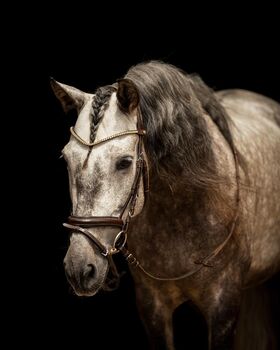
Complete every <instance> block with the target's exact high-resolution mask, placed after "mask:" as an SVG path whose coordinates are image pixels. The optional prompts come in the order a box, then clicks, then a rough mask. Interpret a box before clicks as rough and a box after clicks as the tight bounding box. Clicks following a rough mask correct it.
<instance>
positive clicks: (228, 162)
mask: <svg viewBox="0 0 280 350" xmlns="http://www.w3.org/2000/svg"><path fill="white" fill-rule="evenodd" d="M205 118H207V120H206V122H207V127H208V131H209V134H210V135H211V137H212V143H213V151H214V154H215V158H216V166H217V171H218V174H219V175H221V176H222V177H224V178H225V179H227V182H226V183H222V184H220V185H217V186H218V187H219V189H218V191H220V193H226V197H225V201H226V202H227V203H224V202H219V201H218V200H217V201H216V202H215V201H214V200H213V198H211V193H209V191H208V190H207V188H205V189H200V190H198V189H197V188H195V187H192V186H191V184H189V185H188V186H186V181H185V180H186V179H185V178H184V173H181V174H180V175H178V177H177V178H176V179H175V180H168V179H166V178H161V177H159V176H158V175H157V174H156V173H155V172H153V171H152V172H151V174H150V175H151V176H150V177H151V186H150V194H149V199H148V202H147V206H146V208H144V210H143V212H142V213H141V214H140V215H139V216H138V217H136V218H135V220H134V224H133V227H132V232H131V234H130V237H129V242H128V243H129V246H130V247H132V250H134V251H135V252H136V254H137V255H138V256H139V257H141V258H142V259H144V260H146V261H148V264H150V266H151V267H153V265H157V264H158V262H160V261H170V260H172V259H173V255H176V264H177V269H179V270H180V261H179V260H180V259H178V257H180V256H181V257H182V259H183V260H182V271H183V270H184V269H185V270H186V267H187V265H188V263H187V262H186V256H187V257H188V258H187V259H189V265H190V268H191V266H193V265H192V263H191V261H193V260H194V259H195V258H197V259H199V258H201V257H202V256H206V255H207V254H209V252H210V251H211V250H214V249H215V248H216V247H217V245H218V244H220V242H221V241H222V240H223V239H225V238H226V236H227V234H228V231H227V226H228V224H229V222H230V220H231V219H232V217H233V212H234V209H235V186H234V185H233V184H235V165H234V158H233V155H232V152H231V150H230V148H229V146H228V144H227V142H226V141H225V139H224V138H223V136H222V135H221V133H220V132H219V130H218V128H217V127H216V125H215V124H214V123H213V122H212V120H211V119H210V118H209V117H205ZM172 248H173V252H171V251H170V250H172ZM175 249H176V252H174V250H175ZM172 253H173V255H172ZM174 259H175V258H174ZM168 266H169V268H170V269H172V267H170V266H171V265H170V264H169V265H168ZM158 268H159V269H162V268H163V269H167V267H166V266H164V267H160V265H159V266H158ZM171 272H173V271H171V270H168V271H167V270H166V274H168V273H171Z"/></svg>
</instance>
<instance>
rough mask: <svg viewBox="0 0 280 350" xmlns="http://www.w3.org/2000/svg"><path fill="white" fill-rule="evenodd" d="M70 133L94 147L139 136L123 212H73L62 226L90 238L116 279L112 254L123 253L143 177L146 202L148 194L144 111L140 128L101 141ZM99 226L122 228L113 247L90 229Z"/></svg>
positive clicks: (138, 118)
mask: <svg viewBox="0 0 280 350" xmlns="http://www.w3.org/2000/svg"><path fill="white" fill-rule="evenodd" d="M70 132H71V134H72V135H73V136H74V138H75V139H76V140H77V141H79V142H80V143H82V144H83V145H86V146H88V147H94V146H96V145H100V144H102V143H105V142H108V141H110V140H112V139H115V138H118V137H121V136H126V135H132V134H136V135H138V144H137V160H136V173H135V177H134V180H133V183H132V186H131V190H130V193H129V195H128V197H127V199H126V201H125V203H124V205H123V207H122V209H121V211H120V215H119V216H74V215H71V216H69V217H68V223H64V224H63V226H64V227H66V228H68V229H70V230H74V232H78V233H81V234H83V235H85V236H86V237H87V238H89V239H90V241H91V242H92V243H93V244H94V245H95V247H96V248H97V249H98V250H99V252H100V253H101V254H102V255H103V256H104V257H106V258H107V259H108V262H109V266H110V268H111V271H112V273H113V276H114V278H115V279H119V275H118V272H117V269H116V266H115V263H114V261H113V258H112V256H113V255H114V254H117V253H119V252H122V253H123V254H124V251H125V244H126V241H127V231H128V227H129V223H130V220H131V218H132V217H133V215H134V211H135V206H136V202H137V198H138V192H139V187H140V182H141V178H142V179H143V186H144V200H145V201H146V197H147V193H148V192H149V171H148V166H147V162H146V160H145V158H144V154H145V153H144V152H145V151H144V143H143V137H144V135H145V134H146V131H145V130H144V129H143V123H142V118H141V113H140V111H139V110H138V113H137V129H135V130H127V131H123V132H119V133H117V134H114V135H111V136H109V137H106V138H103V139H101V140H98V141H95V142H93V143H88V142H86V141H85V140H83V139H82V138H81V137H80V136H79V135H78V134H77V133H76V132H75V129H74V128H73V127H71V128H70ZM96 226H99V227H100V226H106V227H110V226H111V227H119V228H120V231H119V233H118V234H117V235H116V237H115V239H114V243H113V245H112V247H111V248H110V249H107V248H106V247H105V246H104V245H103V244H102V243H101V242H100V241H99V240H98V239H97V238H96V237H94V235H93V234H92V233H91V232H90V231H89V230H88V228H90V227H96ZM126 258H127V261H131V258H129V257H128V255H127V257H126Z"/></svg>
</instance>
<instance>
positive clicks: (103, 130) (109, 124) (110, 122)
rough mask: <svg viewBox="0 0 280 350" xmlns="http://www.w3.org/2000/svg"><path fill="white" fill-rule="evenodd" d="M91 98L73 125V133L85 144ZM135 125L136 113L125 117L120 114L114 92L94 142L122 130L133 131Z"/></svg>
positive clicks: (90, 115) (89, 120)
mask: <svg viewBox="0 0 280 350" xmlns="http://www.w3.org/2000/svg"><path fill="white" fill-rule="evenodd" d="M93 98H94V95H92V97H91V98H90V99H89V100H88V101H87V103H86V104H85V106H84V108H83V109H82V111H81V113H80V114H79V116H78V119H77V122H76V124H75V131H76V132H77V133H78V135H79V136H80V137H81V138H83V139H84V140H85V141H87V142H89V136H90V125H91V121H92V109H91V105H92V100H93ZM136 123H137V115H136V111H135V112H134V113H132V115H125V114H124V113H122V112H121V111H120V109H119V108H118V104H117V97H116V93H115V92H114V93H113V94H112V96H111V98H110V101H109V105H108V107H107V109H106V111H105V113H104V116H103V118H102V121H101V123H100V125H99V127H98V130H97V134H96V141H97V140H99V139H102V138H104V137H107V136H110V135H113V134H115V133H118V132H121V131H124V130H131V129H135V128H136Z"/></svg>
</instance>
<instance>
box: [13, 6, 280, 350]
mask: <svg viewBox="0 0 280 350" xmlns="http://www.w3.org/2000/svg"><path fill="white" fill-rule="evenodd" d="M179 12H180V9H179V10H178V12H177V13H179ZM229 12H230V9H228V10H227V9H225V15H223V16H222V17H219V16H217V17H218V18H217V19H215V20H214V19H212V18H210V20H209V18H208V22H207V23H204V18H202V17H201V16H200V14H199V13H197V12H189V13H186V12H185V15H183V16H182V17H183V18H180V19H178V20H177V18H176V17H174V16H173V14H170V18H168V16H167V17H166V20H164V21H163V23H161V25H158V24H157V23H153V16H155V17H159V16H160V15H159V14H158V13H157V12H155V13H154V14H153V15H150V16H149V17H152V18H149V20H150V21H149V22H150V26H149V28H148V27H147V17H146V16H142V17H141V16H140V18H139V19H137V20H136V19H130V20H129V19H128V18H127V17H126V16H124V17H123V18H120V17H118V18H113V19H112V20H111V19H110V20H108V19H107V20H106V21H104V22H102V21H101V23H100V21H99V23H98V24H97V23H95V19H96V16H104V13H102V12H100V11H98V12H96V13H95V14H94V15H93V16H92V18H91V20H89V19H87V21H89V22H88V23H87V25H86V26H84V27H83V26H82V27H80V26H79V27H78V26H77V25H76V22H75V19H72V18H71V19H68V20H67V19H66V20H65V16H63V15H62V17H60V15H59V14H58V13H56V12H55V10H53V12H50V13H49V19H48V21H47V22H44V30H42V28H41V26H40V23H39V20H36V21H34V22H32V23H33V26H31V29H28V31H27V32H26V33H24V35H23V36H22V37H20V40H19V41H21V38H22V40H23V42H24V45H22V46H19V48H18V49H17V50H16V53H19V54H20V60H19V62H20V63H19V65H17V69H18V70H19V71H20V73H19V75H18V77H19V76H20V81H19V82H20V88H21V89H23V90H25V89H26V93H27V96H28V98H27V99H26V100H25V104H26V105H25V106H23V107H24V108H23V109H24V110H26V109H27V108H29V109H30V105H32V111H30V113H29V112H28V115H27V116H26V118H24V122H23V126H22V127H23V129H22V128H20V130H19V131H20V134H22V130H24V134H25V135H24V137H23V139H24V141H25V143H26V145H27V151H26V152H25V154H27V156H26V157H25V158H24V160H25V163H24V164H25V167H24V170H23V176H22V178H23V179H24V181H25V180H26V185H25V186H23V187H24V196H25V197H24V198H26V200H25V201H24V204H23V206H24V208H23V210H24V212H26V213H27V214H28V215H32V216H33V218H35V219H33V221H32V224H33V225H31V226H28V228H27V229H26V230H27V236H28V237H27V238H26V239H24V242H25V243H26V242H27V248H26V249H25V248H22V249H21V253H22V254H23V256H24V260H22V261H21V265H20V266H21V267H20V270H21V271H23V274H22V275H23V277H22V281H20V282H19V283H18V285H19V286H20V287H18V288H17V289H16V295H17V296H16V299H17V301H18V302H19V305H20V306H19V307H18V309H16V321H13V322H14V324H13V326H15V325H16V326H18V327H17V328H18V329H21V327H22V325H24V324H26V326H27V329H28V331H24V332H20V333H17V334H18V336H19V337H20V339H21V341H25V342H26V343H27V345H28V346H30V347H33V346H34V347H36V348H41V347H42V344H43V345H44V346H52V347H54V346H57V347H58V348H60V347H61V348H66V347H73V348H79V349H83V348H86V347H87V348H89V347H90V348H92V349H110V348H112V346H114V345H116V346H117V347H121V348H123V349H146V348H147V343H146V338H145V333H144V330H143V327H142V324H141V322H140V320H139V318H138V316H137V310H136V306H135V301H134V291H133V283H132V280H131V278H130V276H129V274H127V275H126V276H125V277H124V278H123V280H122V283H121V287H120V288H119V290H117V291H115V292H112V293H110V294H108V293H100V294H98V295H97V296H95V297H94V298H89V299H86V298H77V297H75V296H74V295H73V294H72V293H71V291H70V289H69V286H68V285H67V282H66V279H65V276H64V272H63V267H62V260H63V257H64V254H65V252H66V249H67V239H68V238H67V234H66V232H65V231H64V229H63V228H62V226H61V223H62V222H63V221H64V220H65V218H66V217H67V215H68V213H69V211H70V208H71V204H70V200H69V194H68V178H67V172H66V167H65V164H64V161H63V160H59V156H60V150H61V149H62V148H63V146H64V144H65V143H66V142H67V140H68V138H69V131H68V130H69V126H70V125H72V124H73V122H74V121H73V119H71V116H70V117H67V116H64V114H63V112H62V109H61V107H60V104H59V102H58V101H57V100H56V98H55V97H54V95H53V93H52V91H51V89H50V86H49V77H50V76H53V77H54V78H55V79H56V80H58V81H61V82H63V83H66V84H69V85H73V86H75V87H77V88H79V89H81V90H84V91H91V92H93V91H94V90H95V89H96V88H97V87H98V86H102V85H104V84H109V83H112V82H114V81H116V79H117V78H120V77H122V76H123V75H124V74H125V73H126V71H127V70H128V69H129V67H130V66H131V65H134V64H137V63H139V62H141V61H146V60H150V59H160V60H163V61H165V62H168V63H172V64H174V65H176V66H178V67H180V68H182V69H184V70H185V71H186V72H188V73H192V72H197V73H198V74H200V76H201V77H202V78H203V80H204V81H205V82H206V83H207V84H208V85H209V86H211V87H212V88H214V89H217V90H219V89H225V88H242V89H248V90H253V91H256V92H258V93H261V94H264V95H267V96H269V97H271V98H274V99H276V100H278V101H279V102H280V93H279V91H280V90H279V80H280V79H279V78H280V74H279V62H280V60H279V52H278V51H279V47H277V46H278V45H279V40H278V32H279V27H278V25H277V23H276V22H274V19H273V11H271V12H270V13H267V12H264V13H259V14H258V16H257V17H254V16H255V15H253V14H252V13H251V14H250V15H247V14H242V9H241V10H240V12H238V13H237V14H235V17H234V18H233V19H232V20H231V21H229V19H228V17H227V16H228V13H229ZM147 13H148V11H147ZM77 16H78V14H77ZM61 18H63V19H64V21H61ZM171 18H172V21H175V23H176V21H178V22H181V25H180V26H178V28H177V26H176V28H175V26H174V24H173V23H171ZM190 18H192V22H191V23H190ZM221 18H223V20H222V19H221ZM264 18H265V19H266V20H267V21H268V23H266V24H265V25H264ZM151 19H152V20H151ZM85 21H86V20H85ZM35 23H36V24H35ZM202 24H204V25H203V26H202ZM38 28H40V31H39V39H38V38H36V37H35V35H34V32H36V30H37V29H38ZM38 30H39V29H38ZM30 39H32V40H30ZM27 86H28V87H27ZM25 113H26V112H25ZM21 119H22V118H21ZM21 121H22V120H21ZM26 135H28V136H26ZM21 136H22V135H21ZM17 149H18V148H17ZM29 169H31V170H32V171H31V172H30V171H29ZM28 223H29V224H30V221H29V220H28ZM27 316H28V321H27ZM183 316H184V312H183V311H182V312H181V314H180V315H179V316H178V319H179V320H181V319H183ZM195 322H196V321H195V319H191V320H187V321H185V323H184V324H183V323H182V322H179V321H177V322H176V324H177V326H178V327H177V329H178V331H177V336H178V339H179V340H177V342H178V343H181V344H190V343H192V344H196V345H193V346H195V348H199V346H198V344H200V339H199V338H201V337H200V335H199V333H195V332H193V334H192V335H191V334H190V335H189V337H190V338H189V339H190V340H183V339H184V337H185V333H186V329H188V328H190V326H191V324H193V323H195ZM197 322H198V323H199V321H197ZM191 339H192V340H191ZM181 346H182V345H181Z"/></svg>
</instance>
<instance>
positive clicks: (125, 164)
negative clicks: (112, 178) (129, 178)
mask: <svg viewBox="0 0 280 350" xmlns="http://www.w3.org/2000/svg"><path fill="white" fill-rule="evenodd" d="M131 164H132V158H131V157H125V158H122V159H120V160H119V161H118V162H117V164H116V169H117V170H123V169H127V168H129V167H130V166H131Z"/></svg>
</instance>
